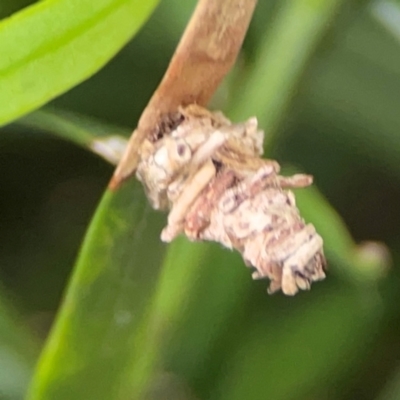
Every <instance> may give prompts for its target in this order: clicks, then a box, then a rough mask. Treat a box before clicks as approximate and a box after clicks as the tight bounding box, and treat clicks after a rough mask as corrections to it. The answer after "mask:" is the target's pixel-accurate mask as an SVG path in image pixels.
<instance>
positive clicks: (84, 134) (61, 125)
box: [16, 109, 129, 165]
mask: <svg viewBox="0 0 400 400" xmlns="http://www.w3.org/2000/svg"><path fill="white" fill-rule="evenodd" d="M16 124H17V125H21V126H23V127H24V128H28V129H31V128H34V129H39V130H41V131H43V132H48V133H51V134H54V135H57V136H58V137H61V138H62V139H65V140H68V141H69V142H72V143H74V144H76V145H78V146H80V147H83V148H84V149H86V150H89V151H91V152H93V153H95V154H97V155H99V156H100V157H102V158H103V159H105V160H106V161H107V162H109V163H111V164H112V165H116V164H117V162H118V161H119V159H120V158H121V154H122V152H123V151H124V149H125V148H126V143H127V139H126V137H127V136H128V134H129V130H128V129H123V128H121V127H115V126H111V125H105V124H103V123H100V122H99V121H95V120H94V119H91V118H88V117H83V116H80V115H77V114H74V113H71V112H66V111H61V110H54V109H53V110H46V109H41V110H37V111H35V112H33V113H31V114H28V115H26V116H25V117H22V118H20V119H19V120H17V122H16Z"/></svg>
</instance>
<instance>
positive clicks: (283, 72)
mask: <svg viewBox="0 0 400 400" xmlns="http://www.w3.org/2000/svg"><path fill="white" fill-rule="evenodd" d="M342 2H343V1H342V0H286V1H285V2H284V4H283V5H282V6H281V7H280V9H279V11H278V14H277V15H276V17H275V18H274V19H273V23H272V25H271V26H270V27H268V28H267V29H266V31H265V34H264V36H263V37H262V38H261V39H260V41H259V43H260V49H259V51H258V53H257V56H256V59H255V61H254V64H253V65H251V66H249V68H248V70H247V71H246V77H247V78H245V79H244V80H242V81H241V85H240V87H238V88H237V92H236V94H235V93H234V94H233V95H232V99H233V102H232V104H231V105H230V106H229V107H228V108H229V110H228V115H229V116H230V117H231V118H232V119H234V120H238V121H240V120H244V119H246V118H248V117H249V116H251V115H256V116H257V118H258V120H259V123H260V126H261V127H262V129H264V131H265V132H266V136H265V143H264V147H265V148H266V149H269V148H270V147H271V146H272V145H273V143H274V141H275V139H276V135H277V132H278V128H279V125H280V123H281V122H282V120H283V117H284V115H285V111H286V110H287V108H288V105H289V104H290V101H291V99H292V97H293V95H294V93H295V91H296V88H297V85H298V83H299V81H300V78H301V76H302V74H303V73H304V70H305V68H306V67H307V65H308V63H309V61H310V59H311V58H312V55H313V54H314V52H315V50H316V47H317V45H318V43H319V42H320V41H321V39H322V37H323V36H324V35H325V33H326V31H327V30H328V29H329V28H330V26H331V23H333V21H334V17H335V15H336V14H337V12H338V11H339V8H340V5H341V4H342Z"/></svg>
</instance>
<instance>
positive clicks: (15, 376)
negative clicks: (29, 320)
mask: <svg viewBox="0 0 400 400" xmlns="http://www.w3.org/2000/svg"><path fill="white" fill-rule="evenodd" d="M38 353H39V344H38V343H37V341H36V340H35V338H34V337H33V335H32V334H31V333H30V332H29V330H28V328H27V326H25V324H24V323H23V321H21V318H20V317H19V316H18V315H17V311H16V310H15V309H14V308H13V307H12V304H11V303H10V301H9V299H7V298H6V291H5V290H4V288H3V287H2V286H0V398H1V399H4V400H8V399H20V398H22V397H23V395H24V394H25V390H26V388H27V386H28V383H29V380H30V378H31V375H32V372H33V366H34V362H35V359H36V357H37V355H38Z"/></svg>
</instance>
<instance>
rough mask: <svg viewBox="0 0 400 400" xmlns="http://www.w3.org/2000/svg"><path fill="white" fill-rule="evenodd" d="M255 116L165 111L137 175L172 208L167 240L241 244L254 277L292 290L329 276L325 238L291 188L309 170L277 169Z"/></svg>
mask: <svg viewBox="0 0 400 400" xmlns="http://www.w3.org/2000/svg"><path fill="white" fill-rule="evenodd" d="M263 138H264V133H263V131H261V130H259V129H258V126H257V119H256V118H250V119H249V120H247V121H246V122H244V123H239V124H233V123H231V122H230V121H229V120H228V119H227V118H226V117H225V116H224V115H223V114H222V113H220V112H215V113H212V112H210V111H208V110H206V109H204V108H201V107H199V106H197V105H190V106H188V107H186V108H180V109H179V112H178V114H177V115H174V116H166V117H165V119H164V120H163V123H162V124H159V126H158V127H156V129H155V132H154V134H153V135H151V136H150V137H148V138H146V139H145V140H144V141H143V142H142V144H141V146H140V150H139V154H140V159H139V163H138V166H137V170H136V176H137V178H138V179H139V180H140V181H141V182H142V183H143V185H144V187H145V190H146V193H147V196H148V198H149V200H150V202H151V204H152V205H153V207H154V208H155V209H169V215H168V225H167V226H166V227H165V228H164V229H163V231H162V233H161V239H162V240H163V241H165V242H170V241H171V240H173V239H174V238H175V237H176V236H177V235H179V234H181V233H184V234H185V235H186V236H187V237H188V238H189V239H190V240H211V241H216V242H219V243H221V244H222V245H224V246H225V247H227V248H229V249H236V250H238V251H239V252H240V253H241V255H242V257H243V259H244V262H245V263H246V265H248V266H249V267H252V268H253V269H254V272H253V275H252V276H253V278H254V279H261V278H268V279H269V280H270V285H269V289H268V291H269V293H273V292H276V291H278V290H282V292H283V293H285V294H286V295H294V294H295V293H297V292H298V290H299V289H302V290H307V289H310V286H311V283H312V282H313V281H318V280H321V279H323V278H324V277H325V273H324V266H325V257H324V254H323V240H322V238H321V236H319V235H318V233H317V232H316V230H315V228H314V226H313V225H312V224H306V223H305V222H304V220H303V219H302V218H301V216H300V213H299V210H298V209H297V207H296V204H295V197H294V195H293V193H292V192H291V191H290V190H288V189H289V188H297V187H305V186H308V185H310V184H311V183H312V177H311V176H309V175H303V174H298V175H293V176H290V177H284V176H281V175H279V170H280V166H279V164H278V163H277V162H276V161H274V160H266V159H262V158H261V155H262V152H263Z"/></svg>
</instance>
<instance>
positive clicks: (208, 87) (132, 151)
mask: <svg viewBox="0 0 400 400" xmlns="http://www.w3.org/2000/svg"><path fill="white" fill-rule="evenodd" d="M256 3H257V0H199V2H198V5H197V7H196V9H195V11H194V13H193V15H192V18H191V19H190V21H189V24H188V25H187V27H186V30H185V32H184V34H183V36H182V39H181V41H180V43H179V45H178V47H177V49H176V51H175V54H174V56H173V58H172V60H171V62H170V64H169V67H168V69H167V71H166V73H165V75H164V78H163V80H162V81H161V83H160V85H159V86H158V88H157V90H156V91H155V92H154V94H153V96H152V98H151V99H150V102H149V103H148V105H147V107H146V108H145V110H144V111H143V114H142V116H141V117H140V120H139V124H138V127H137V129H136V130H135V132H134V134H133V135H132V137H131V139H130V141H129V143H128V148H127V150H126V152H125V154H124V156H123V158H122V160H121V162H120V164H119V165H118V167H117V169H116V171H115V173H114V176H113V178H112V180H111V182H110V187H111V188H116V187H118V186H119V184H120V183H121V182H122V181H123V180H125V179H126V178H128V177H129V176H131V175H132V174H133V172H134V171H135V169H136V165H137V162H138V158H139V154H138V147H139V146H140V144H141V143H142V141H143V139H144V138H145V137H146V136H148V135H149V134H150V133H151V132H152V131H153V130H154V128H155V127H156V126H157V125H158V123H159V121H160V118H162V117H163V116H164V115H165V114H169V113H174V112H176V111H177V110H178V107H179V106H181V105H188V104H191V103H197V104H199V105H206V104H207V102H208V101H209V100H210V98H211V96H212V95H213V94H214V92H215V90H216V89H217V87H218V86H219V84H220V83H221V81H222V79H223V78H224V76H225V75H226V74H227V73H228V72H229V70H230V69H231V67H232V66H233V64H234V62H235V60H236V57H237V55H238V53H239V50H240V48H241V46H242V43H243V39H244V36H245V34H246V32H247V28H248V26H249V23H250V20H251V17H252V15H253V11H254V8H255V6H256Z"/></svg>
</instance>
